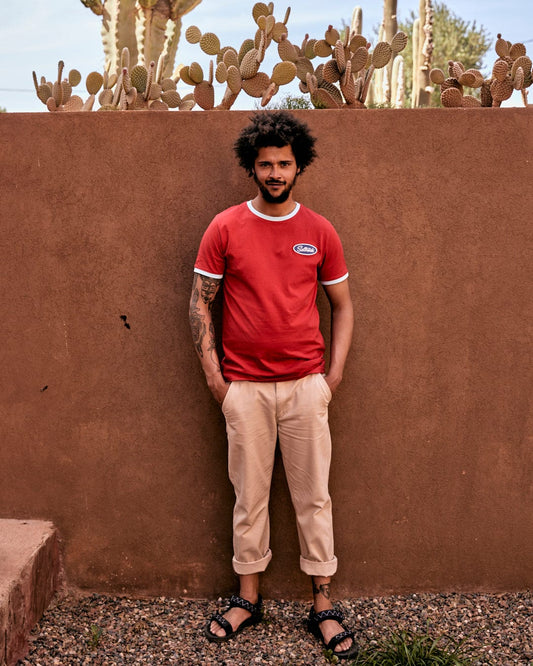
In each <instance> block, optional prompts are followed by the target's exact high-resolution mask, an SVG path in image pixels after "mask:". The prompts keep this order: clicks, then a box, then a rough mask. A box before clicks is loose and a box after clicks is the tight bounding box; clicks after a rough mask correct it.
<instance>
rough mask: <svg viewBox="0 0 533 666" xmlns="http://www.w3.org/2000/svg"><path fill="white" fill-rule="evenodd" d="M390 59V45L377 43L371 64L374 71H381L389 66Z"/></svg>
mask: <svg viewBox="0 0 533 666" xmlns="http://www.w3.org/2000/svg"><path fill="white" fill-rule="evenodd" d="M391 57H392V49H391V45H390V44H389V43H388V42H378V43H377V44H376V46H375V48H374V52H373V53H372V64H373V65H374V67H375V68H376V69H381V68H382V67H385V66H386V65H388V64H389V61H390V59H391Z"/></svg>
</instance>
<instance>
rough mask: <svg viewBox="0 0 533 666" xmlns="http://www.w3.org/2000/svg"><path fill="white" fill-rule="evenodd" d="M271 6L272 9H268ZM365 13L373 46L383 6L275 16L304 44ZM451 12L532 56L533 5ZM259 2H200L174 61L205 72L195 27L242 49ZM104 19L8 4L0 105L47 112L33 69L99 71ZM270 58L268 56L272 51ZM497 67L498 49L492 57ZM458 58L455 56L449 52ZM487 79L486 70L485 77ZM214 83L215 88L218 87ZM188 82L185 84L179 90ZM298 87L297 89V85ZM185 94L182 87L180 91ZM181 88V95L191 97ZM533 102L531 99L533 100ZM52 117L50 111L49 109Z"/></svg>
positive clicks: (378, 0) (493, 3) (343, 1)
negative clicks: (190, 38)
mask: <svg viewBox="0 0 533 666" xmlns="http://www.w3.org/2000/svg"><path fill="white" fill-rule="evenodd" d="M266 4H268V3H266ZM356 4H358V5H359V6H360V7H361V8H362V10H363V34H364V35H365V36H366V37H367V39H368V40H369V41H371V42H373V43H374V42H375V37H374V34H375V29H376V28H377V27H378V26H379V24H380V23H381V20H382V13H383V3H382V0H359V2H357V1H356V2H352V1H351V0H350V1H349V0H333V2H331V4H330V3H329V2H327V1H325V2H324V1H323V2H320V3H318V2H317V1H316V0H292V2H290V1H288V2H280V1H279V0H276V1H275V2H274V15H275V16H276V18H277V19H278V20H283V17H284V15H285V11H286V9H287V7H289V6H290V7H291V15H290V18H289V21H288V24H287V25H288V29H289V39H290V40H291V41H292V42H293V43H296V44H301V42H302V39H303V38H304V36H305V34H306V33H309V35H310V37H315V38H318V39H321V38H323V36H324V31H325V30H326V29H327V27H328V25H330V24H332V25H333V26H335V27H337V28H341V27H342V25H343V21H345V22H348V23H349V22H350V20H351V16H352V12H353V9H354V7H355V6H356ZM445 4H446V5H447V6H448V8H449V9H450V10H451V11H452V12H453V13H454V14H456V15H457V16H459V17H460V18H462V19H463V20H465V21H468V22H473V21H476V25H477V27H479V26H483V27H484V28H485V30H486V31H487V32H488V33H489V34H490V36H491V38H492V41H493V43H494V41H495V40H496V35H497V34H498V33H501V34H502V36H503V37H504V38H505V39H507V40H509V41H511V42H513V43H514V42H518V41H520V42H524V43H525V44H526V46H527V47H528V53H529V54H533V0H505V1H504V0H445ZM253 5H254V0H202V2H201V4H200V5H198V7H196V8H195V9H193V10H192V11H191V12H190V13H189V14H187V15H186V16H185V17H184V18H183V32H182V38H181V40H180V45H179V49H178V56H177V59H176V63H178V62H179V63H183V64H190V63H191V62H193V61H197V62H199V63H200V64H201V65H202V66H203V67H204V70H207V68H208V65H209V56H207V55H206V54H204V53H203V51H202V50H201V49H200V47H199V45H198V44H195V45H191V44H188V43H187V41H186V40H185V37H184V32H185V29H186V28H187V27H188V26H190V25H197V26H198V27H199V28H200V30H201V31H202V32H214V33H216V34H217V35H218V36H219V37H220V40H221V42H222V44H223V45H231V46H240V44H241V43H242V41H243V40H244V39H246V38H248V37H253V35H254V33H255V30H256V25H255V23H254V21H253V19H252V16H251V11H252V7H253ZM411 11H418V0H398V18H399V20H400V21H401V20H405V19H406V18H407V17H408V16H409V14H410V12H411ZM100 27H101V18H100V17H97V16H95V15H94V14H93V13H92V12H91V11H90V10H89V9H87V8H86V7H84V6H83V5H82V4H81V2H80V0H30V2H21V3H10V10H9V11H8V12H4V18H3V19H2V23H1V25H0V107H3V108H5V109H6V110H7V111H8V112H34V111H46V107H45V106H43V104H42V103H41V102H40V101H39V100H38V99H37V97H36V95H35V90H34V87H33V82H32V71H33V70H35V71H36V73H37V76H38V78H40V77H41V76H45V77H46V78H47V79H48V80H55V79H56V78H57V63H58V61H59V60H63V61H64V62H65V72H68V71H69V70H70V69H72V68H75V69H78V70H79V71H80V72H81V74H82V77H83V81H85V77H86V76H87V74H89V72H91V71H93V70H98V71H102V70H103V67H104V56H103V49H102V42H101V37H100ZM275 47H276V45H275V43H273V45H272V46H271V47H270V51H272V58H274V59H273V60H272V64H270V68H269V66H268V62H269V60H268V57H267V58H266V59H265V62H264V63H263V66H262V68H261V70H262V71H265V72H267V73H270V71H271V69H272V66H273V64H275V62H277V53H276V52H275ZM267 53H268V52H267ZM489 53H490V54H491V55H490V59H489V62H490V63H491V64H492V62H493V61H494V59H495V57H496V56H495V55H494V57H493V55H492V53H493V50H492V49H491V51H490V52H489ZM450 57H453V54H450ZM484 73H485V74H488V71H485V72H484ZM215 83H216V82H215ZM181 85H183V84H180V86H181ZM293 85H295V84H293ZM224 88H225V86H218V88H217V89H216V102H217V103H218V102H219V101H220V99H221V97H222V94H223V91H224ZM179 90H180V91H181V88H179ZM191 91H192V89H191V88H190V87H184V88H183V92H191ZM75 93H77V94H80V96H81V97H83V99H86V97H87V93H86V92H85V89H84V87H83V84H80V85H79V86H78V87H77V88H76V89H75ZM286 94H299V93H298V92H297V87H294V88H293V87H289V86H284V87H282V89H281V90H280V93H279V94H278V97H279V98H282V97H283V96H285V95H286ZM530 102H533V93H531V96H530ZM255 104H256V100H254V99H252V98H250V97H248V96H247V95H244V93H241V95H239V98H238V100H237V103H236V104H235V105H234V107H233V108H237V109H238V108H241V109H247V108H255ZM504 104H505V105H511V106H514V105H516V106H523V102H522V99H521V96H520V95H519V94H518V93H515V94H514V95H513V97H512V98H511V100H509V101H508V102H505V103H504ZM46 112H47V111H46Z"/></svg>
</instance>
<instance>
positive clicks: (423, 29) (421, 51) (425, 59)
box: [412, 0, 433, 107]
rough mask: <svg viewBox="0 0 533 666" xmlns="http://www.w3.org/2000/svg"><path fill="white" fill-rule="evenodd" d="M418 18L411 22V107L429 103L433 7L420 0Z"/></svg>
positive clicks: (429, 2)
mask: <svg viewBox="0 0 533 666" xmlns="http://www.w3.org/2000/svg"><path fill="white" fill-rule="evenodd" d="M419 12H420V18H418V19H416V20H415V21H414V22H413V94H412V106H413V107H420V106H429V105H430V103H431V90H432V88H431V81H430V77H429V74H430V71H431V59H432V56H433V5H432V2H431V0H420V5H419Z"/></svg>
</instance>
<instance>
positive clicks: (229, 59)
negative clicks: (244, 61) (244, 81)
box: [222, 48, 240, 67]
mask: <svg viewBox="0 0 533 666" xmlns="http://www.w3.org/2000/svg"><path fill="white" fill-rule="evenodd" d="M222 62H223V63H224V64H225V65H226V67H229V66H230V65H233V66H234V67H239V64H240V62H239V54H238V53H237V51H235V49H232V48H229V49H227V51H225V52H224V56H223V58H222Z"/></svg>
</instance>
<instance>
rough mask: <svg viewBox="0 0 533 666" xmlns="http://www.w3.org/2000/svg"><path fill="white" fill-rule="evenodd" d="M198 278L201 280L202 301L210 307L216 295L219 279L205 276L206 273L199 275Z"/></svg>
mask: <svg viewBox="0 0 533 666" xmlns="http://www.w3.org/2000/svg"><path fill="white" fill-rule="evenodd" d="M200 280H201V281H202V286H201V294H202V301H203V302H204V303H206V304H208V305H209V309H211V308H212V307H213V302H214V300H215V296H216V295H217V291H218V287H219V285H220V280H217V279H215V278H210V277H207V276H206V275H200Z"/></svg>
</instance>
